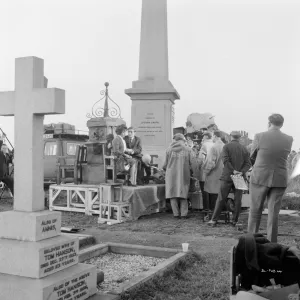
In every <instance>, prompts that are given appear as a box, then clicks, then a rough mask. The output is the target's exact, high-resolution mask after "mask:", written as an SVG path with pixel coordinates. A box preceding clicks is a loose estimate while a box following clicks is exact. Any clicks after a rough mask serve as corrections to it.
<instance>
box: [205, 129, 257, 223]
mask: <svg viewBox="0 0 300 300" xmlns="http://www.w3.org/2000/svg"><path fill="white" fill-rule="evenodd" d="M240 138H241V134H240V132H238V131H233V132H231V134H230V139H231V142H230V143H228V144H226V145H224V147H223V151H222V160H223V164H224V168H223V172H222V175H221V178H220V180H221V187H220V191H219V194H218V200H217V203H216V206H215V209H214V213H213V216H212V219H211V220H210V221H209V222H208V225H216V223H217V221H218V219H219V216H220V214H221V212H222V210H223V208H224V206H225V203H226V199H227V197H228V194H229V193H230V191H231V189H232V188H233V187H234V184H233V181H232V179H231V175H241V176H244V177H245V174H246V173H247V171H248V170H249V169H250V167H251V162H250V156H249V152H248V151H247V149H246V147H245V146H243V145H241V144H240ZM242 196H243V191H242V190H235V191H234V203H235V207H234V213H233V217H232V225H234V226H235V224H236V223H237V221H238V219H239V215H240V210H241V204H242Z"/></svg>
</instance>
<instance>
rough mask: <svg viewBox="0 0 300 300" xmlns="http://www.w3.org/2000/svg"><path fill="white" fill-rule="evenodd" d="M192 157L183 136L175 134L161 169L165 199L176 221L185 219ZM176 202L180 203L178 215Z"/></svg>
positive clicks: (192, 152) (192, 153)
mask: <svg viewBox="0 0 300 300" xmlns="http://www.w3.org/2000/svg"><path fill="white" fill-rule="evenodd" d="M194 156H195V154H194V151H193V150H192V149H191V148H190V147H188V146H186V139H185V137H184V135H183V134H181V133H176V134H175V135H174V137H173V142H172V144H171V145H170V146H169V148H168V149H167V151H166V158H165V162H164V165H163V169H164V170H165V171H166V179H165V181H166V199H170V202H171V206H172V211H173V215H174V217H175V218H178V219H179V218H180V217H181V218H187V213H188V201H187V197H188V192H189V187H190V178H191V169H192V165H193V160H194ZM178 201H180V214H179V208H178Z"/></svg>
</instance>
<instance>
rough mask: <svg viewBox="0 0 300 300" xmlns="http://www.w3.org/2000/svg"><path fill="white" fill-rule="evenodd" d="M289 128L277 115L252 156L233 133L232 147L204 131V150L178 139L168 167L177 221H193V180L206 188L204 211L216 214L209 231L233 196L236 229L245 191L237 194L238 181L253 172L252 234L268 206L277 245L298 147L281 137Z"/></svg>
mask: <svg viewBox="0 0 300 300" xmlns="http://www.w3.org/2000/svg"><path fill="white" fill-rule="evenodd" d="M283 123H284V118H283V117H282V116H281V115H279V114H273V115H271V116H270V117H269V118H268V130H267V131H265V132H261V133H258V134H256V135H255V137H254V140H253V143H252V145H251V150H250V153H249V151H248V149H247V148H246V147H245V146H243V145H242V144H241V143H240V138H241V134H240V132H238V131H233V132H231V134H230V139H231V141H230V142H229V143H226V144H225V143H224V141H222V134H221V132H220V131H218V130H214V131H211V130H207V131H204V133H203V138H202V142H201V147H197V145H195V144H193V143H191V142H190V140H189V139H186V137H185V136H184V135H183V134H181V133H177V134H175V135H174V137H173V142H172V144H171V145H170V147H169V148H168V149H167V151H166V159H165V163H164V166H163V168H164V169H165V171H166V198H167V199H170V202H171V206H172V210H173V214H174V217H175V218H187V217H188V202H187V199H188V194H189V186H190V181H191V177H196V178H197V179H198V180H199V182H200V188H201V192H202V196H203V205H204V207H206V208H209V209H211V210H212V211H213V214H212V218H211V220H210V221H209V222H208V225H210V226H215V225H216V224H217V222H218V219H219V217H220V214H221V212H222V210H223V209H224V206H225V203H226V200H227V198H228V194H229V193H230V192H233V193H234V212H233V214H232V219H231V224H232V225H233V226H235V225H236V224H237V222H238V220H239V215H240V210H241V200H242V196H243V191H242V190H240V189H237V188H235V186H234V183H233V180H232V176H233V175H236V176H241V177H243V178H244V180H247V178H246V175H247V172H248V171H250V170H251V176H250V182H249V189H250V197H251V203H250V213H249V218H248V232H250V233H257V232H258V230H259V225H260V220H261V215H262V211H263V208H264V203H265V201H266V200H267V202H268V221H267V235H268V239H269V240H270V241H271V242H277V232H278V215H279V211H280V207H281V200H282V197H283V195H284V192H285V190H286V187H287V184H288V172H287V165H288V156H289V155H290V153H291V148H292V143H293V138H292V137H291V136H288V135H286V134H284V133H283V132H281V127H282V126H283ZM179 204H180V207H179Z"/></svg>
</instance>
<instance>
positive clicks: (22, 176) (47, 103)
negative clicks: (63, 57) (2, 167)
mask: <svg viewBox="0 0 300 300" xmlns="http://www.w3.org/2000/svg"><path fill="white" fill-rule="evenodd" d="M44 87H45V77H44V61H43V60H42V59H40V58H37V57H23V58H17V59H16V66H15V91H13V92H1V93H0V115H2V116H12V115H14V116H15V173H14V174H15V175H14V179H15V188H14V191H15V198H14V210H13V211H8V212H1V213H0V299H1V300H11V299H14V300H21V299H22V300H23V299H24V300H25V299H26V300H29V299H30V300H42V299H44V300H46V299H47V300H63V299H70V300H71V299H79V300H83V299H87V298H88V297H89V296H90V295H93V294H95V293H96V268H95V267H93V266H90V265H85V264H78V247H79V246H78V244H79V243H78V239H77V238H69V237H66V236H61V235H60V227H61V213H60V212H50V211H45V210H44V191H43V120H44V115H47V114H63V113H64V112H65V92H64V91H63V90H60V89H56V88H48V89H47V88H44Z"/></svg>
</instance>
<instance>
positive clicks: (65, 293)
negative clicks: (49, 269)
mask: <svg viewBox="0 0 300 300" xmlns="http://www.w3.org/2000/svg"><path fill="white" fill-rule="evenodd" d="M96 292H97V287H96V267H95V266H92V265H86V264H78V265H76V266H72V267H70V268H68V269H66V270H63V271H60V272H58V273H56V274H52V275H50V276H47V277H45V278H42V279H32V278H26V277H20V276H13V275H7V274H0V299H1V300H12V299H15V300H29V299H30V300H63V299H76V300H85V299H88V298H89V297H90V296H92V295H94V294H95V293H96Z"/></svg>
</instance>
